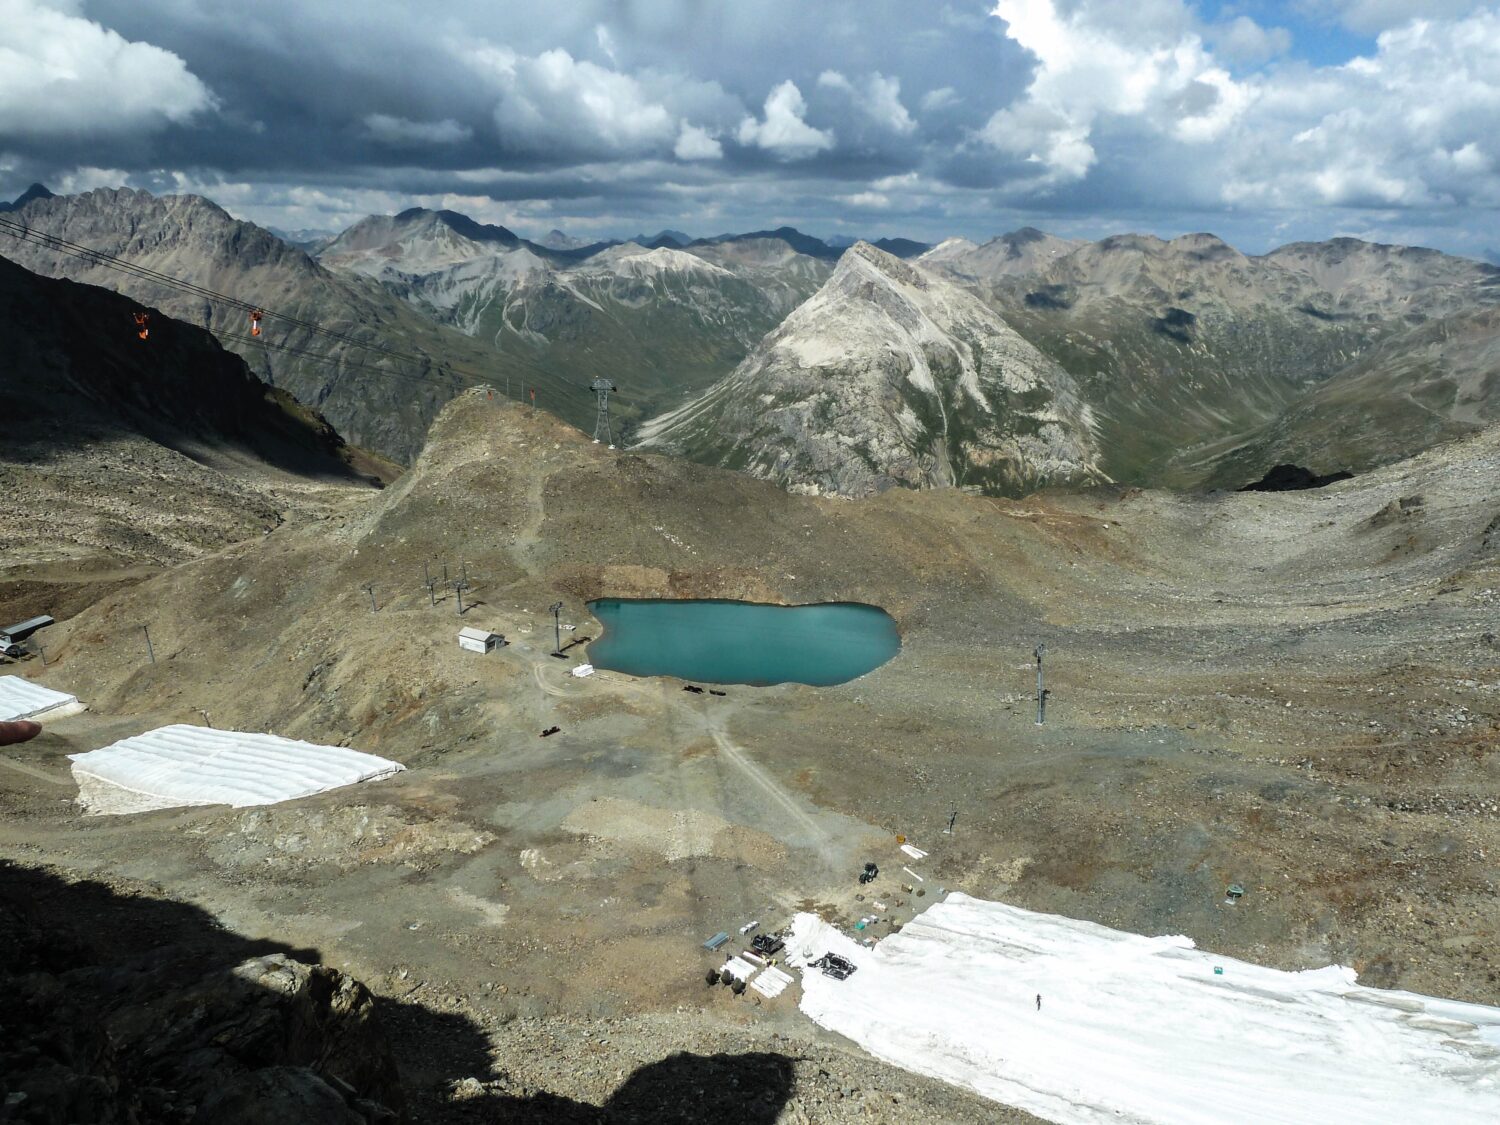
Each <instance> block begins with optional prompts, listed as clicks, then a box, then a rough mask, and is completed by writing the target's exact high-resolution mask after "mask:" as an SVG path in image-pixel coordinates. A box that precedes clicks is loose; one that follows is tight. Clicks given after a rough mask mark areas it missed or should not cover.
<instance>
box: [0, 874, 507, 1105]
mask: <svg viewBox="0 0 1500 1125" xmlns="http://www.w3.org/2000/svg"><path fill="white" fill-rule="evenodd" d="M150 890H151V889H150V888H144V887H142V888H135V887H130V888H127V889H116V888H114V887H111V886H107V885H105V884H103V883H99V882H92V881H88V880H82V881H72V880H70V879H69V878H67V877H66V876H65V875H64V874H62V873H60V872H58V871H55V870H52V869H48V868H40V867H27V866H21V865H18V864H14V863H10V862H3V861H0V948H4V950H5V957H4V958H3V959H0V995H3V996H4V1002H3V1004H0V1013H3V1014H0V1098H3V1100H4V1104H5V1105H6V1106H7V1107H8V1116H6V1115H4V1114H0V1118H3V1119H4V1120H6V1121H17V1122H38V1123H46V1125H52V1123H54V1122H57V1123H62V1122H82V1121H87V1122H93V1123H98V1125H113V1123H120V1125H135V1123H141V1125H144V1123H147V1122H151V1123H156V1122H160V1123H163V1125H170V1123H178V1122H182V1123H199V1122H209V1121H212V1122H215V1123H216V1125H255V1123H260V1122H267V1123H269V1122H296V1121H320V1122H321V1121H328V1122H337V1123H344V1122H347V1123H349V1125H358V1123H361V1122H367V1123H368V1122H382V1121H395V1120H397V1119H398V1117H399V1116H400V1114H401V1111H402V1108H403V1097H402V1091H401V1084H400V1079H399V1076H398V1071H397V1067H396V1061H395V1056H394V1054H393V1052H392V1050H391V1047H390V1045H389V1042H388V1040H387V1038H386V1035H385V1032H384V1030H383V1028H382V1027H381V1020H380V1017H379V1015H378V1014H377V1011H376V1002H375V1000H374V997H372V996H371V994H370V992H369V991H368V990H367V989H366V988H365V986H364V985H362V984H361V983H359V982H358V981H356V980H354V979H353V978H351V977H348V976H346V975H344V974H343V973H340V972H338V971H337V970H334V969H331V968H328V967H326V966H322V965H319V964H318V960H319V954H318V951H317V950H316V949H298V948H295V947H293V946H290V945H287V944H285V943H281V942H275V941H252V940H249V939H246V938H244V937H242V936H240V935H238V934H235V933H232V932H230V931H229V930H226V929H224V928H223V927H222V926H220V925H219V924H218V923H217V921H216V920H215V919H214V918H213V917H212V916H211V915H209V914H208V913H207V912H205V911H203V910H201V909H199V908H198V907H196V906H193V905H191V904H188V903H183V902H176V901H172V900H170V899H163V898H158V897H155V896H154V895H153V894H152V893H149V892H150ZM421 1015H422V1016H423V1017H424V1018H425V1019H426V1021H427V1025H428V1026H427V1027H426V1029H425V1031H426V1034H428V1035H429V1036H431V1037H432V1038H434V1039H440V1040H442V1041H443V1042H445V1043H449V1044H451V1043H452V1042H454V1041H455V1039H461V1041H462V1042H463V1045H464V1047H465V1049H464V1050H460V1051H458V1052H457V1053H456V1057H455V1058H454V1065H455V1066H456V1067H458V1066H468V1067H471V1068H474V1067H480V1066H482V1065H483V1064H484V1063H486V1062H487V1060H488V1052H487V1051H486V1049H485V1043H484V1040H483V1037H482V1035H480V1034H479V1032H478V1029H477V1028H474V1027H473V1026H472V1025H470V1024H469V1023H468V1021H465V1020H462V1019H460V1018H458V1017H454V1016H451V1015H446V1014H437V1013H427V1012H421ZM455 1025H462V1026H461V1027H458V1028H457V1030H459V1031H461V1032H462V1033H463V1034H462V1035H455V1034H454V1031H455Z"/></svg>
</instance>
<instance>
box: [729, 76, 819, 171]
mask: <svg viewBox="0 0 1500 1125" xmlns="http://www.w3.org/2000/svg"><path fill="white" fill-rule="evenodd" d="M806 112H807V103H806V102H804V101H803V100H802V91H800V90H798V89H797V84H796V83H795V82H792V81H791V80H790V79H788V80H787V81H785V82H783V83H781V85H779V86H777V87H776V88H775V89H774V90H772V91H771V92H770V94H768V95H767V96H766V105H765V119H764V120H763V121H757V120H755V118H753V117H747V118H745V119H744V120H743V121H741V122H740V128H739V142H740V144H742V145H746V146H752V145H753V146H756V147H759V148H763V149H766V150H767V151H769V152H772V153H775V154H776V156H777V157H779V158H780V159H782V160H798V159H802V158H805V157H808V156H812V155H814V154H816V153H819V152H822V151H824V150H825V149H830V148H832V147H833V143H834V135H833V132H832V130H824V129H814V128H813V127H812V126H811V125H809V124H808V123H807V122H806V121H804V120H803V114H805V113H806Z"/></svg>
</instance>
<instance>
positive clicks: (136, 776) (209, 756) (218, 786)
mask: <svg viewBox="0 0 1500 1125" xmlns="http://www.w3.org/2000/svg"><path fill="white" fill-rule="evenodd" d="M70 756H71V758H72V760H73V778H74V780H75V781H77V782H78V800H79V803H80V804H82V805H83V807H84V808H85V809H86V810H87V811H88V812H93V813H100V812H142V811H145V810H148V809H170V808H177V807H179V806H182V805H233V806H234V807H235V808H242V807H244V806H246V805H271V804H275V803H276V802H278V801H290V800H293V799H294V798H297V797H306V796H309V795H310V794H313V793H322V792H325V791H327V790H329V789H338V788H340V787H342V786H345V785H353V784H355V783H356V782H360V781H375V780H378V779H379V778H382V777H389V776H391V775H392V774H394V773H399V772H400V771H401V770H404V769H405V768H406V767H405V766H403V765H401V764H400V763H399V762H390V761H387V760H386V759H384V758H377V757H375V756H374V755H373V754H362V753H360V752H359V751H358V750H346V749H344V748H343V747H339V746H318V745H316V744H314V743H311V742H298V741H296V740H294V739H290V738H279V737H277V736H276V735H274V734H254V733H244V732H241V731H231V730H212V729H210V728H208V727H194V726H186V725H179V726H170V727H161V728H160V729H158V730H153V731H147V732H146V733H145V734H138V735H136V736H134V737H133V738H127V739H124V740H122V741H120V742H116V743H114V744H113V745H111V746H106V747H104V748H103V749H102V750H91V751H89V752H88V753H86V754H73V755H70Z"/></svg>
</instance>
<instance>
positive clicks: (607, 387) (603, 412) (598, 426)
mask: <svg viewBox="0 0 1500 1125" xmlns="http://www.w3.org/2000/svg"><path fill="white" fill-rule="evenodd" d="M589 389H590V390H591V391H593V392H594V393H595V394H596V395H598V396H599V415H598V418H597V419H596V420H595V422H594V444H595V445H598V444H599V441H600V435H601V434H602V435H604V436H603V440H604V443H605V444H606V445H608V446H609V447H610V448H611V449H613V448H614V447H615V439H614V435H613V434H611V433H610V430H609V393H610V391H613V390H617V389H618V388H617V387H616V386H615V385H614V384H613V383H611V382H610V381H609V380H608V379H604V378H599V379H595V380H594V381H593V382H592V383H590V384H589Z"/></svg>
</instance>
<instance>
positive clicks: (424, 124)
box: [365, 113, 474, 145]
mask: <svg viewBox="0 0 1500 1125" xmlns="http://www.w3.org/2000/svg"><path fill="white" fill-rule="evenodd" d="M365 129H366V131H368V132H369V134H370V136H371V137H372V138H373V139H375V140H377V141H380V142H382V143H384V144H392V145H408V144H424V145H450V144H457V143H458V142H460V141H466V140H468V139H469V138H470V137H472V136H473V135H474V130H473V129H470V128H469V127H468V126H467V125H460V124H459V123H458V122H457V121H453V120H451V119H449V118H444V119H443V120H442V121H408V120H407V119H406V118H404V117H391V116H389V115H387V114H384V113H371V114H368V115H367V116H366V117H365Z"/></svg>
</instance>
